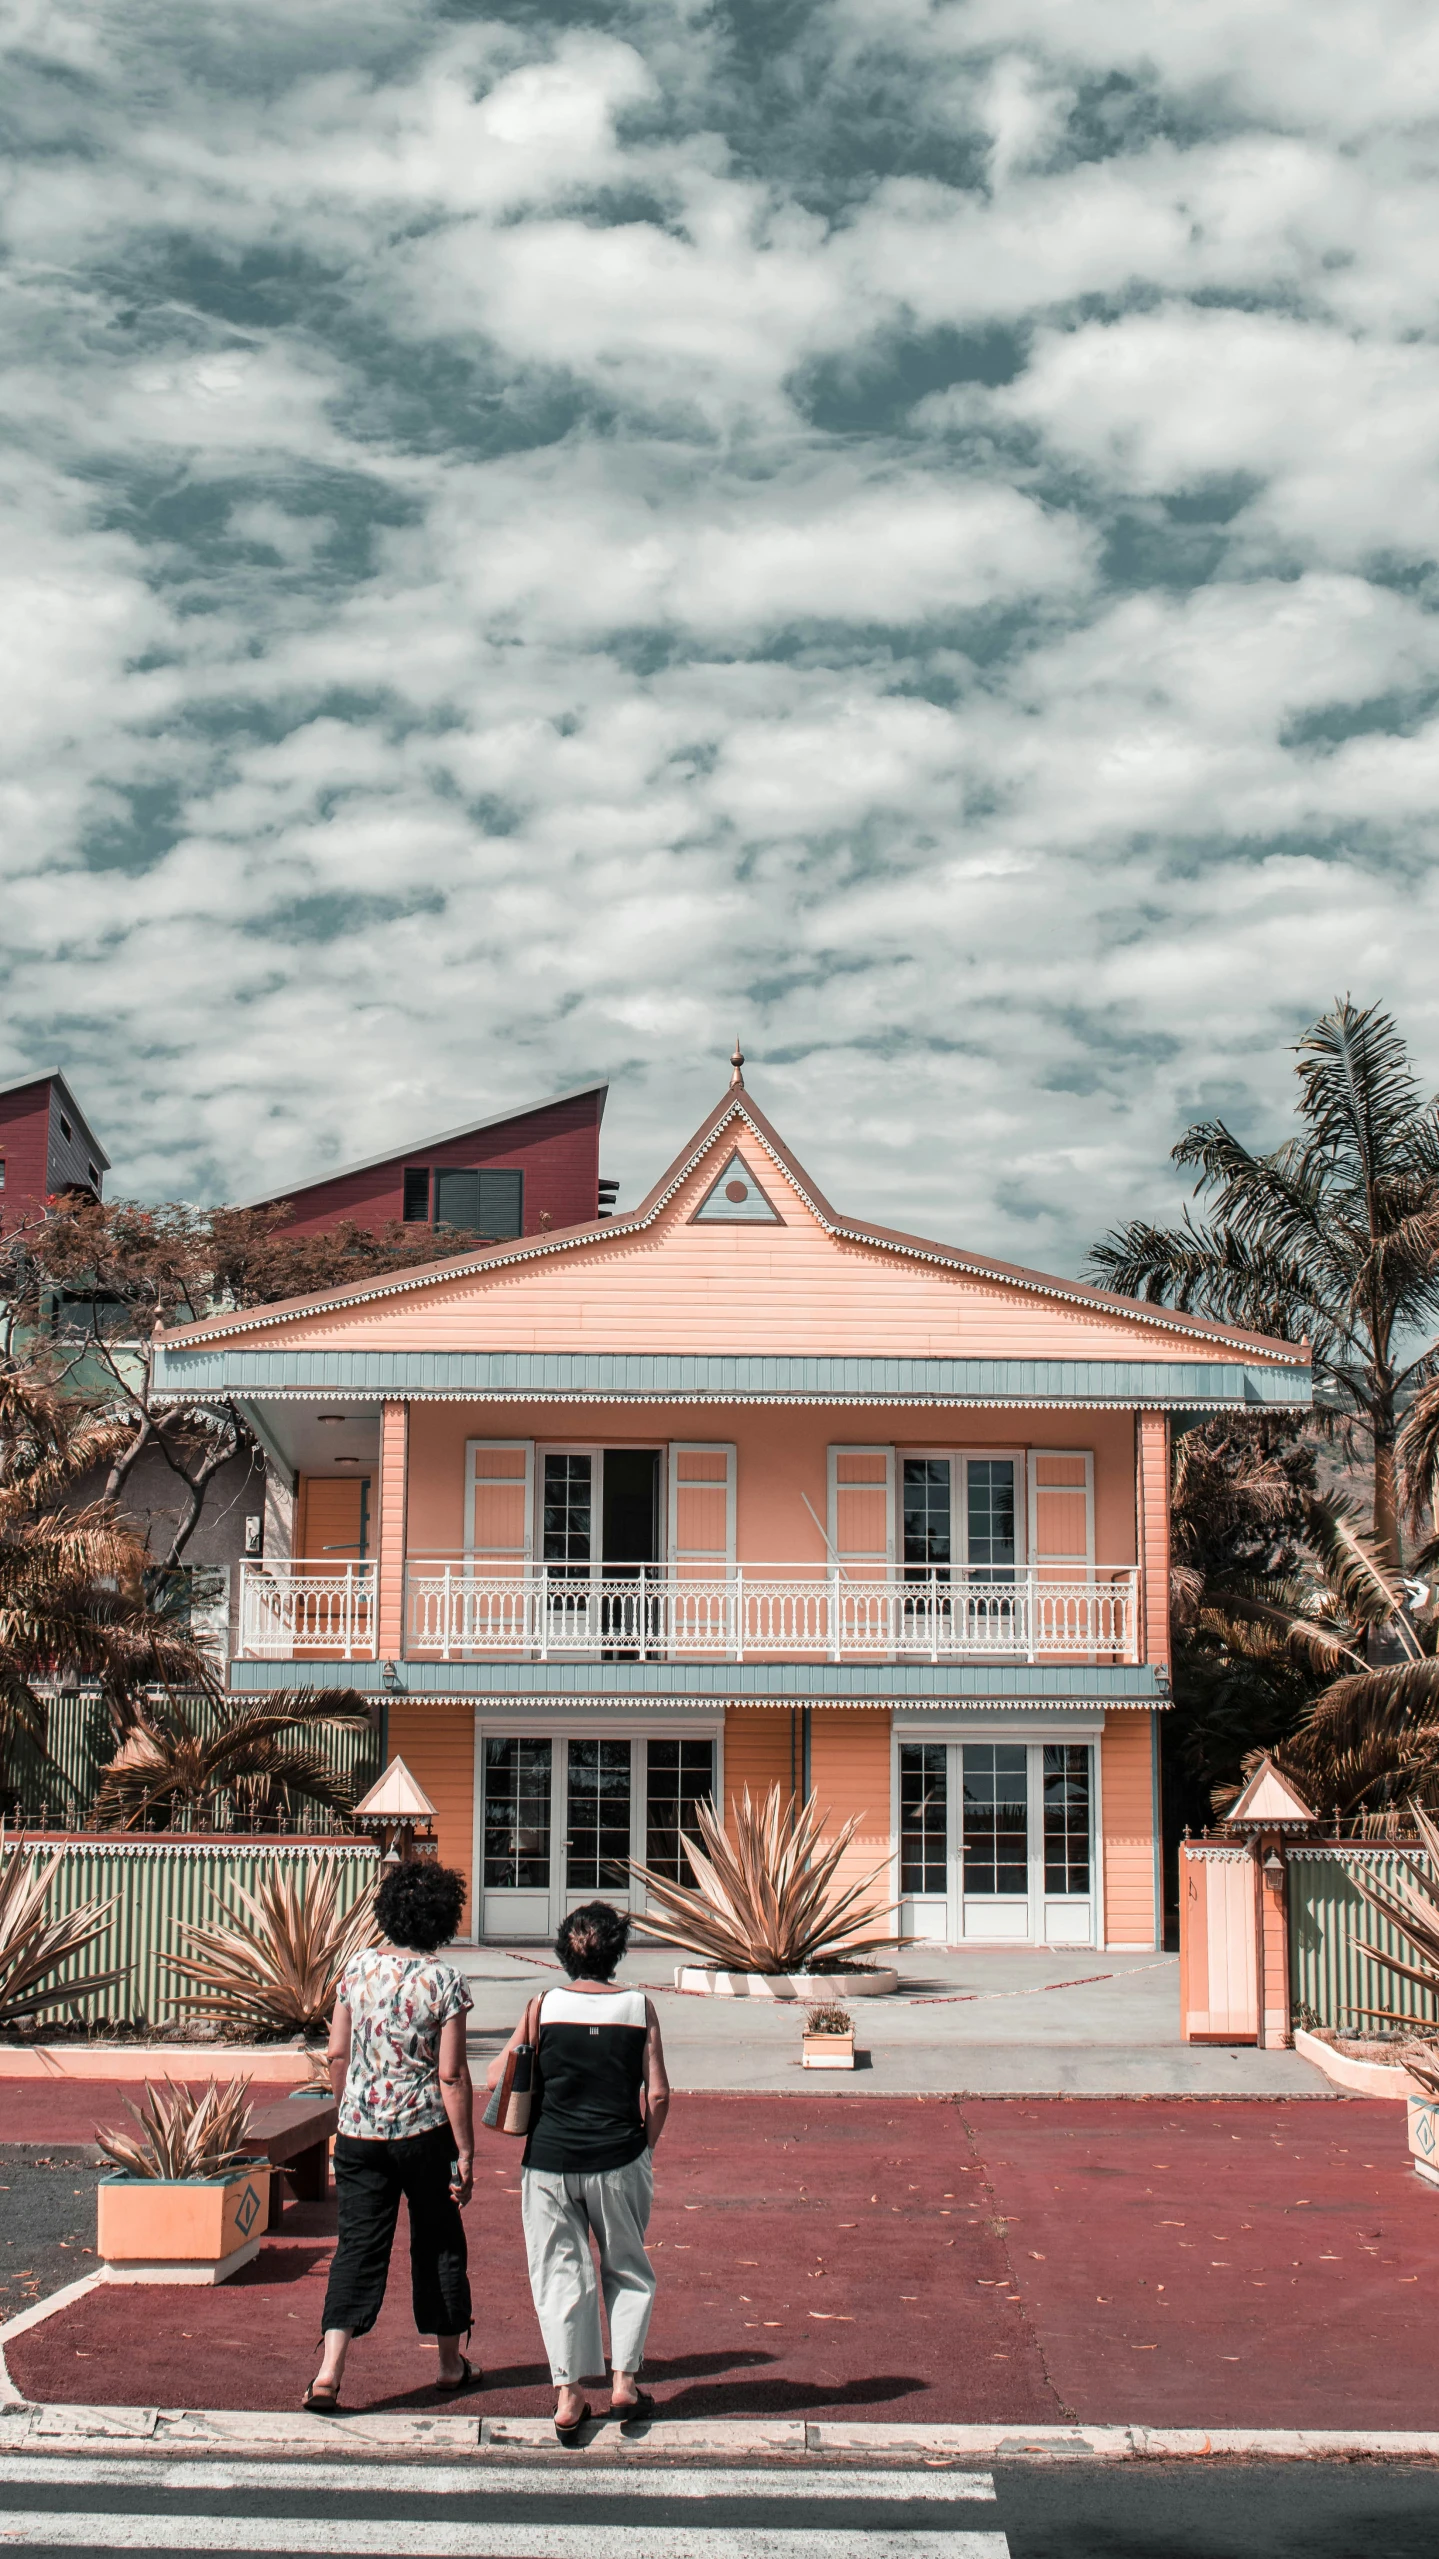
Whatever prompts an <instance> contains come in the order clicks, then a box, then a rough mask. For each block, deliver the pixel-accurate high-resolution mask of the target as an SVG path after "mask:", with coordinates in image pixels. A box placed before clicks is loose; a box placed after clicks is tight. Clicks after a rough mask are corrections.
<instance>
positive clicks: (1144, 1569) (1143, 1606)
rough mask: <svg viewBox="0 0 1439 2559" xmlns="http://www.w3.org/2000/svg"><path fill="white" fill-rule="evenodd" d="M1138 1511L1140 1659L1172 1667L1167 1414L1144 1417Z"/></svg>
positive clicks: (1139, 1446)
mask: <svg viewBox="0 0 1439 2559" xmlns="http://www.w3.org/2000/svg"><path fill="white" fill-rule="evenodd" d="M1135 1454H1136V1461H1137V1463H1136V1483H1135V1511H1136V1523H1135V1524H1136V1528H1137V1531H1138V1550H1137V1551H1138V1555H1139V1658H1140V1660H1141V1661H1142V1662H1150V1663H1152V1664H1153V1666H1154V1667H1155V1669H1157V1670H1165V1671H1167V1670H1168V1668H1169V1416H1168V1414H1167V1413H1141V1414H1140V1415H1139V1430H1138V1440H1137V1447H1136V1451H1135Z"/></svg>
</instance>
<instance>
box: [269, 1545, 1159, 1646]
mask: <svg viewBox="0 0 1439 2559" xmlns="http://www.w3.org/2000/svg"><path fill="white" fill-rule="evenodd" d="M373 1575H374V1566H373V1565H372V1564H352V1565H342V1566H339V1567H338V1568H335V1569H326V1570H320V1569H317V1568H316V1567H314V1566H312V1565H310V1564H307V1563H304V1562H297V1563H294V1564H285V1563H269V1564H259V1565H257V1564H247V1565H245V1566H244V1567H243V1570H242V1581H241V1599H240V1650H241V1652H242V1654H244V1655H247V1656H258V1657H260V1658H262V1659H277V1658H280V1659H305V1658H308V1657H315V1658H330V1659H341V1660H373V1659H374V1657H375V1653H376V1650H377V1640H376V1638H377V1626H376V1612H375V1598H374V1588H375V1586H374V1579H373ZM1138 1584H1139V1575H1138V1573H1137V1571H1136V1570H1135V1568H1134V1567H1133V1566H1132V1565H1114V1566H1102V1565H1101V1566H1096V1567H1095V1569H1094V1571H1093V1572H1092V1573H1091V1574H1089V1575H1087V1576H1085V1577H1082V1578H1076V1579H1072V1580H1071V1579H1062V1578H1060V1577H1059V1576H1058V1575H1057V1574H1055V1573H1054V1572H1053V1570H1052V1569H1049V1568H1041V1569H1039V1570H1036V1571H1028V1572H1027V1571H1023V1570H1019V1571H1016V1572H1014V1573H1013V1574H1012V1575H1011V1576H1010V1577H1009V1578H1008V1579H1000V1578H997V1577H996V1576H995V1575H994V1573H993V1572H990V1573H979V1572H975V1573H965V1572H960V1571H954V1572H949V1573H944V1572H940V1571H927V1572H914V1571H913V1570H912V1571H910V1572H909V1573H904V1572H898V1573H887V1574H886V1573H880V1574H875V1573H872V1572H869V1571H866V1570H865V1568H863V1567H856V1566H853V1565H852V1566H850V1567H849V1568H848V1569H847V1570H844V1569H841V1568H837V1567H827V1566H823V1565H815V1564H736V1565H734V1566H732V1567H731V1568H730V1569H729V1570H728V1571H724V1572H719V1573H715V1574H712V1575H711V1574H704V1573H696V1572H695V1571H693V1570H691V1569H690V1568H687V1567H679V1568H676V1567H674V1566H669V1565H664V1564H638V1565H631V1566H630V1567H629V1568H628V1569H612V1570H611V1571H609V1572H607V1573H596V1574H594V1575H591V1574H590V1573H588V1572H586V1571H585V1570H584V1568H583V1567H580V1568H578V1569H577V1568H576V1567H575V1566H573V1565H546V1564H524V1565H520V1566H516V1564H515V1563H514V1561H513V1559H504V1558H500V1557H494V1558H486V1557H476V1556H468V1557H466V1558H465V1559H464V1560H463V1561H462V1562H458V1563H454V1562H448V1563H447V1562H435V1563H425V1562H420V1563H413V1564H411V1565H410V1567H409V1568H408V1570H407V1572H406V1575H405V1636H404V1653H405V1656H406V1657H407V1658H409V1659H412V1660H422V1661H423V1660H438V1661H482V1660H496V1659H508V1660H511V1661H515V1660H520V1661H524V1660H528V1661H623V1660H640V1661H666V1660H668V1661H735V1662H742V1661H745V1660H770V1661H830V1662H844V1661H913V1662H980V1661H994V1662H1036V1661H1050V1660H1064V1661H1104V1662H1133V1661H1137V1660H1138V1658H1139V1652H1138V1631H1139V1627H1138Z"/></svg>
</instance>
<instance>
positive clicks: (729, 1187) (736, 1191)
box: [724, 1182, 749, 1203]
mask: <svg viewBox="0 0 1439 2559" xmlns="http://www.w3.org/2000/svg"><path fill="white" fill-rule="evenodd" d="M724 1195H725V1198H726V1199H727V1200H734V1201H735V1202H736V1203H738V1202H739V1201H740V1200H747V1199H748V1198H749V1184H748V1182H726V1184H725V1186H724Z"/></svg>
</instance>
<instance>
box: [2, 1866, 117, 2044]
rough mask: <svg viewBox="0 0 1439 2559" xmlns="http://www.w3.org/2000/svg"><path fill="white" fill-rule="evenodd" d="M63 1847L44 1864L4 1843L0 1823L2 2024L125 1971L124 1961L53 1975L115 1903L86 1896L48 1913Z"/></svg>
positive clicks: (99, 1928)
mask: <svg viewBox="0 0 1439 2559" xmlns="http://www.w3.org/2000/svg"><path fill="white" fill-rule="evenodd" d="M63 1853H64V1852H63V1850H59V1849H57V1850H56V1852H55V1855H54V1856H53V1857H52V1858H51V1859H50V1862H49V1864H48V1865H47V1866H45V1867H44V1868H43V1869H42V1868H40V1867H39V1866H37V1864H36V1861H35V1859H34V1858H33V1857H32V1856H30V1855H29V1854H27V1853H26V1851H24V1850H23V1849H20V1848H13V1847H12V1848H8V1849H7V1847H6V1845H5V1831H4V1825H3V1824H0V2030H4V2029H7V2028H9V2027H12V2026H18V2025H20V2024H22V2023H23V2021H24V2020H25V2019H26V2018H27V2017H33V2016H34V2015H35V2014H36V2012H37V2010H39V2009H41V2008H53V2007H56V2006H58V2005H59V2003H60V2002H61V2001H62V2000H67V1999H79V1998H81V1997H82V1996H84V1995H85V1994H86V1993H87V1992H89V1991H92V1990H107V1989H108V1988H109V1987H110V1985H111V1984H112V1983H113V1982H117V1981H124V1980H126V1979H127V1977H128V1970H129V1968H128V1966H125V1965H121V1966H120V1967H118V1968H117V1969H116V1970H114V1971H112V1972H107V1973H85V1974H82V1975H81V1977H80V1978H79V1979H78V1980H76V1981H67V1982H59V1981H57V1980H56V1979H55V1978H54V1976H55V1975H56V1974H57V1973H58V1972H59V1970H60V1967H61V1965H62V1964H65V1963H67V1962H68V1961H69V1959H70V1957H71V1956H72V1955H83V1953H84V1952H85V1949H86V1947H87V1946H93V1945H94V1944H95V1942H96V1940H97V1938H100V1937H103V1936H104V1934H105V1931H106V1929H107V1927H108V1925H109V1920H110V1913H111V1911H112V1910H113V1909H114V1907H115V1904H114V1901H113V1899H112V1900H110V1901H87V1902H82V1903H81V1905H80V1908H79V1909H78V1910H72V1911H70V1912H69V1913H68V1914H67V1916H66V1917H65V1918H63V1919H50V1918H48V1917H47V1915H46V1906H47V1904H48V1902H49V1898H50V1887H51V1885H52V1883H53V1882H54V1880H55V1877H56V1874H57V1873H58V1871H59V1867H60V1861H61V1857H62V1855H63Z"/></svg>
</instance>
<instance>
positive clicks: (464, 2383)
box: [435, 2355, 481, 2394]
mask: <svg viewBox="0 0 1439 2559" xmlns="http://www.w3.org/2000/svg"><path fill="white" fill-rule="evenodd" d="M460 2362H461V2364H462V2365H463V2366H464V2370H463V2371H462V2372H461V2374H460V2377H459V2380H458V2381H437V2382H436V2383H435V2388H436V2389H437V2390H445V2391H449V2392H450V2393H451V2394H453V2393H454V2392H456V2391H459V2390H473V2389H474V2387H475V2384H476V2382H477V2381H478V2380H479V2379H480V2378H481V2376H480V2374H479V2373H477V2372H476V2370H475V2368H474V2366H473V2364H472V2363H471V2361H470V2359H469V2356H468V2355H461V2357H460Z"/></svg>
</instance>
